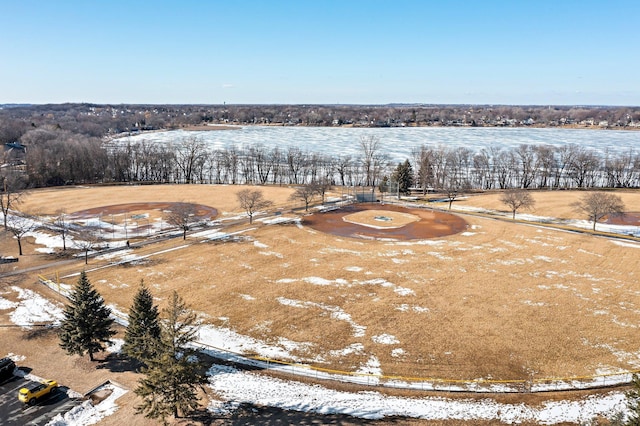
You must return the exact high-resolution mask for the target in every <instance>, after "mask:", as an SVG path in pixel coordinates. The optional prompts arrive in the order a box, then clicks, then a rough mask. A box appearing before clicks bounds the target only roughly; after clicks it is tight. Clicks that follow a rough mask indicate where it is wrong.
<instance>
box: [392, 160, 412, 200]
mask: <svg viewBox="0 0 640 426" xmlns="http://www.w3.org/2000/svg"><path fill="white" fill-rule="evenodd" d="M393 180H394V181H396V182H397V183H398V192H399V193H400V194H408V193H409V192H410V191H409V188H411V187H412V186H413V167H411V163H410V162H409V160H404V163H400V164H398V167H396V170H395V172H394V173H393Z"/></svg>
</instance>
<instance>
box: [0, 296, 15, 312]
mask: <svg viewBox="0 0 640 426" xmlns="http://www.w3.org/2000/svg"><path fill="white" fill-rule="evenodd" d="M16 306H18V304H17V303H16V302H12V301H11V300H7V299H4V298H2V297H0V311H3V310H5V309H11V308H15V307H16Z"/></svg>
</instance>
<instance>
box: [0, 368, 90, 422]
mask: <svg viewBox="0 0 640 426" xmlns="http://www.w3.org/2000/svg"><path fill="white" fill-rule="evenodd" d="M29 382H30V381H29V380H27V379H25V378H23V377H17V376H14V377H13V378H12V379H10V380H8V381H4V382H2V383H0V424H1V425H2V426H13V425H15V426H18V425H20V426H23V425H25V426H27V425H28V426H31V425H44V424H46V423H48V422H49V421H50V420H51V419H52V418H53V417H55V416H56V415H58V414H60V413H66V412H67V411H69V410H70V409H71V408H73V407H74V406H76V405H80V404H81V402H82V401H80V400H77V399H71V398H69V396H68V395H67V388H65V387H63V386H61V387H59V388H58V389H56V390H55V391H54V392H53V393H52V394H51V395H50V396H49V397H46V398H44V399H43V400H41V401H38V402H37V403H36V404H35V405H33V406H27V405H25V404H23V403H22V402H20V401H18V390H20V388H22V387H25V386H26V385H27V383H29Z"/></svg>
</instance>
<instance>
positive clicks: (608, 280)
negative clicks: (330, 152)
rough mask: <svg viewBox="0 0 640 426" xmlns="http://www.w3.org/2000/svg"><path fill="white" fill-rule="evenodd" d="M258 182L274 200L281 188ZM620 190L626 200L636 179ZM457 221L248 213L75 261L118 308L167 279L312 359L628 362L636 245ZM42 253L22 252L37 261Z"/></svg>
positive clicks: (455, 367)
mask: <svg viewBox="0 0 640 426" xmlns="http://www.w3.org/2000/svg"><path fill="white" fill-rule="evenodd" d="M239 189H242V187H219V186H206V185H202V186H157V187H147V186H144V187H136V186H133V187H109V188H101V187H96V188H66V189H62V190H43V191H35V192H33V193H32V195H30V196H29V198H27V199H26V201H25V203H24V205H23V207H24V209H25V210H28V211H38V212H40V213H41V214H53V213H54V212H55V211H56V210H57V209H59V208H62V207H64V208H65V209H66V210H67V211H68V212H73V211H76V210H83V209H89V208H95V207H100V206H106V205H110V204H112V203H113V204H120V203H125V202H134V201H135V202H141V201H146V202H152V201H185V200H188V201H192V202H197V203H201V204H205V205H209V206H211V207H215V208H216V209H218V211H219V212H220V213H221V216H222V217H224V216H230V215H234V214H237V213H238V207H237V205H236V201H235V195H234V193H235V191H237V190H239ZM264 191H265V195H266V198H268V199H272V200H274V201H275V202H276V204H278V203H280V204H283V203H286V202H287V198H288V195H289V193H290V191H291V190H290V189H287V188H264ZM621 195H622V196H623V198H624V201H625V203H626V204H627V206H628V207H630V208H632V209H634V210H640V195H639V194H638V192H628V193H621ZM578 196H579V194H576V193H573V192H566V191H565V192H561V193H555V192H549V193H547V192H545V193H536V194H535V198H536V202H537V203H536V211H535V212H534V213H535V214H537V215H550V216H551V215H553V213H554V212H556V211H558V212H559V214H558V216H562V217H571V215H573V216H572V217H576V215H575V213H573V214H572V213H571V209H570V208H569V207H567V205H569V204H570V203H571V202H573V201H574V200H575V199H577V197H578ZM109 200H117V202H113V201H111V202H110V201H109ZM496 200H497V195H487V196H476V197H472V198H470V199H468V200H467V201H464V203H465V204H473V205H474V206H480V207H485V208H498V209H500V208H501V207H502V206H500V205H498V204H497V203H496ZM498 203H499V202H498ZM465 220H466V221H467V223H468V230H467V231H465V232H461V233H458V234H455V235H450V236H447V237H441V238H436V239H428V240H416V241H405V242H394V241H378V240H370V241H369V240H367V241H363V240H357V239H353V238H346V237H336V236H333V235H330V234H326V233H321V232H318V231H315V230H313V229H311V228H308V227H306V226H304V222H303V223H302V225H295V224H289V225H260V224H257V225H256V224H255V223H254V226H251V227H249V225H248V223H247V224H243V225H238V226H236V228H233V229H229V230H226V232H241V234H240V235H242V238H240V239H237V240H235V242H227V243H213V242H201V241H203V240H198V238H197V237H195V236H194V237H189V238H188V240H187V244H184V243H183V241H181V240H172V241H168V242H165V243H159V244H157V245H153V246H147V247H144V248H138V249H130V250H128V251H123V252H121V253H120V255H118V256H129V258H131V257H132V256H133V257H140V258H141V259H139V260H136V261H134V262H131V263H123V264H120V265H115V266H111V267H108V268H104V269H98V270H95V271H92V269H94V268H96V267H98V266H102V265H107V264H109V263H113V262H114V261H116V260H118V259H119V257H117V256H116V257H104V258H102V259H100V258H96V259H90V261H89V265H88V266H87V270H88V271H89V272H88V274H89V278H90V279H91V281H92V282H93V283H94V284H96V286H97V287H98V289H99V291H100V292H101V293H102V294H103V296H104V297H105V299H106V300H107V302H108V303H109V304H113V305H114V306H115V307H117V309H118V310H121V311H123V312H126V310H127V308H128V306H129V305H130V303H131V299H132V296H133V294H134V292H135V290H136V287H137V284H138V283H139V281H140V280H141V279H144V280H145V282H146V283H147V284H148V285H150V287H151V289H152V290H153V292H154V294H155V295H156V297H158V300H159V303H160V304H161V305H162V303H163V300H164V298H165V297H166V296H167V295H168V294H169V293H170V292H171V291H172V290H173V289H176V290H178V292H179V293H180V294H181V295H182V296H183V297H184V298H185V299H186V300H187V301H188V302H189V303H190V304H191V305H192V306H193V307H194V308H195V309H196V310H197V311H199V312H201V313H202V314H203V316H204V318H205V321H206V322H207V323H209V324H211V325H212V326H215V327H220V328H222V329H230V330H233V331H234V332H237V333H240V334H242V335H245V336H251V337H253V338H254V339H256V340H259V341H262V342H265V343H267V344H269V345H271V346H272V347H275V348H278V349H279V350H278V352H277V353H278V355H279V357H281V358H283V359H285V360H295V361H300V362H305V363H309V364H312V365H316V366H319V367H325V368H332V369H338V370H343V371H351V372H363V373H372V374H384V375H401V376H408V377H426V378H428V377H433V378H445V379H478V378H484V379H493V380H509V379H526V378H547V377H567V376H584V375H587V376H588V375H593V374H600V373H608V372H615V371H620V370H629V369H638V368H640V354H639V353H638V349H637V348H638V345H639V344H640V338H639V337H638V336H637V327H638V324H640V288H639V286H640V278H639V277H638V272H637V271H638V270H640V268H639V266H640V264H639V263H640V262H639V259H640V256H638V253H640V251H638V247H637V246H633V245H632V244H630V243H620V242H617V241H612V240H608V239H603V238H597V237H593V236H590V235H582V234H574V233H567V232H561V231H556V230H551V229H545V228H540V227H535V226H527V225H522V224H513V223H510V222H509V221H498V220H492V219H485V218H478V217H473V216H465ZM33 248H34V247H33V246H31V247H27V251H28V250H33ZM169 249H172V251H165V252H164V253H159V254H155V255H152V256H150V257H148V258H142V257H143V255H145V254H151V253H157V252H161V251H163V250H169ZM43 256H44V255H37V254H28V255H27V256H25V257H33V258H37V259H38V260H36V261H35V262H34V263H38V262H40V261H42V258H43ZM23 258H24V257H23ZM21 262H22V259H21ZM21 266H24V264H21ZM83 267H84V265H82V264H80V263H79V262H72V263H70V264H66V265H62V266H59V267H56V268H51V269H48V270H45V271H43V274H44V275H45V276H49V277H54V276H55V274H56V273H57V274H58V275H59V276H60V277H63V278H61V281H63V282H64V283H68V284H73V283H74V282H75V279H76V276H75V275H74V274H76V273H77V272H79V271H80V270H81V269H82V268H83ZM25 280H26V281H28V282H33V280H34V277H33V276H29V277H28V278H25ZM3 297H6V298H10V297H11V294H10V292H9V294H6V295H5V296H3ZM254 350H255V349H249V350H248V351H249V352H252V351H254Z"/></svg>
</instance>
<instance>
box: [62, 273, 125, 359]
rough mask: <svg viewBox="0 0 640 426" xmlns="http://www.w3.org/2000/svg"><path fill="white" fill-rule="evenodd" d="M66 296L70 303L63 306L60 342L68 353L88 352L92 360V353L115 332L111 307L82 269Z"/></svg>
mask: <svg viewBox="0 0 640 426" xmlns="http://www.w3.org/2000/svg"><path fill="white" fill-rule="evenodd" d="M69 300H70V301H71V303H70V304H69V305H67V306H66V307H65V310H64V319H63V320H62V326H61V330H60V346H61V347H62V348H63V349H64V350H65V351H67V353H68V354H69V355H72V354H78V355H80V356H82V355H84V354H85V353H89V359H91V361H94V359H93V354H94V353H96V352H100V351H102V350H104V345H105V344H106V343H110V342H111V340H110V338H111V337H112V336H113V335H115V334H116V332H115V331H114V330H112V329H111V326H112V324H113V319H111V318H109V315H110V314H111V310H110V309H109V308H107V307H106V306H105V304H104V299H103V298H102V296H100V294H99V293H98V292H97V291H96V289H95V288H94V287H93V286H92V285H91V283H90V282H89V279H88V278H87V274H86V273H85V272H84V271H82V273H81V274H80V278H79V279H78V283H77V284H76V287H75V288H74V289H73V291H72V292H71V294H70V295H69Z"/></svg>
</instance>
